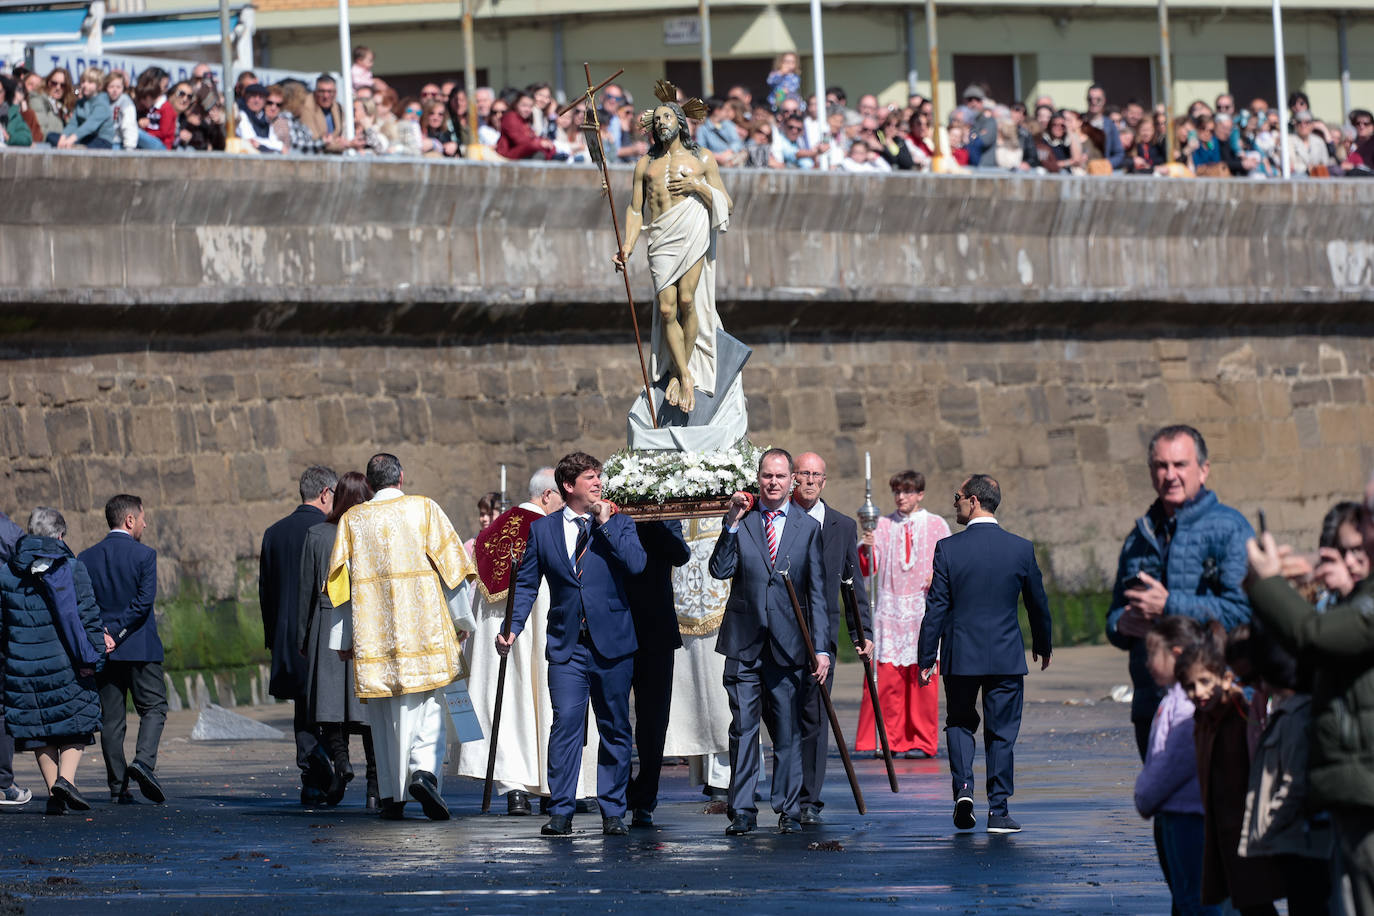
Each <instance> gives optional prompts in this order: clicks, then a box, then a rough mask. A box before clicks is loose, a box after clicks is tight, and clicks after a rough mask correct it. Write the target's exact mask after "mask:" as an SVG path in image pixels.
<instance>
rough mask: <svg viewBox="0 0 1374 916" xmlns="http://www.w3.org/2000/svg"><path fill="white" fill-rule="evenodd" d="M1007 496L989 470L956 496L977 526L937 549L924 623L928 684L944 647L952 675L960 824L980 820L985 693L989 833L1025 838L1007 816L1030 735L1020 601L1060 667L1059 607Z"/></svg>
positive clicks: (1037, 653)
mask: <svg viewBox="0 0 1374 916" xmlns="http://www.w3.org/2000/svg"><path fill="white" fill-rule="evenodd" d="M1001 501H1002V490H1001V488H1000V487H999V486H998V485H997V481H996V480H993V479H992V478H991V477H989V476H987V475H986V474H974V475H973V476H971V477H969V478H968V479H967V480H965V481H964V483H963V485H962V486H960V487H959V490H958V492H956V493H955V494H954V509H955V516H956V518H957V520H958V522H959V524H961V525H965V526H967V527H965V528H964V530H963V531H961V532H959V533H958V534H955V535H951V536H950V537H947V538H943V539H942V540H941V541H940V542H939V543H938V544H936V545H935V560H934V570H933V573H932V577H931V583H930V592H929V594H928V595H927V597H926V616H925V620H923V621H922V622H921V638H920V645H919V647H918V649H917V664H918V665H920V667H921V674H920V679H921V683H922V684H928V683H930V680H931V678H932V677H933V676H934V673H935V659H936V649H937V648H938V649H939V660H940V672H941V674H943V675H944V678H945V735H946V741H947V742H948V744H949V769H950V773H951V774H952V775H953V777H954V826H955V827H957V828H958V829H960V830H969V829H971V828H972V827H973V826H974V825H975V824H976V823H977V822H976V821H975V819H974V816H973V753H974V739H973V732H974V729H976V728H977V727H978V712H977V710H976V709H975V704H976V703H977V700H978V693H979V691H982V694H983V743H984V755H985V757H986V758H987V771H988V779H987V793H988V832H989V833H1016V832H1017V831H1019V830H1020V829H1021V825H1020V824H1018V823H1016V821H1014V820H1012V818H1011V815H1010V814H1009V813H1008V811H1007V799H1008V798H1010V797H1011V794H1012V766H1013V761H1012V748H1013V747H1014V745H1015V744H1016V735H1017V732H1019V731H1020V729H1021V705H1022V699H1023V696H1024V689H1025V677H1026V673H1027V668H1026V652H1025V648H1024V646H1023V644H1022V641H1021V628H1020V625H1019V624H1018V623H1017V614H1016V601H1017V598H1018V597H1019V598H1022V599H1024V600H1025V602H1026V613H1027V616H1028V617H1029V618H1030V630H1031V658H1033V659H1039V660H1041V664H1040V670H1042V671H1043V670H1044V669H1046V668H1048V667H1049V665H1050V652H1051V651H1052V649H1051V645H1050V608H1049V602H1048V600H1047V599H1046V598H1045V586H1044V584H1043V583H1042V581H1041V578H1040V566H1039V565H1038V564H1037V563H1036V561H1035V548H1034V546H1033V545H1032V544H1031V542H1030V541H1028V540H1026V539H1025V538H1020V537H1017V536H1016V535H1014V534H1011V533H1010V532H1007V531H1004V530H1002V527H1001V526H1000V525H998V523H997V518H996V517H995V516H994V515H993V513H994V512H996V511H997V507H998V505H999V504H1000V503H1001Z"/></svg>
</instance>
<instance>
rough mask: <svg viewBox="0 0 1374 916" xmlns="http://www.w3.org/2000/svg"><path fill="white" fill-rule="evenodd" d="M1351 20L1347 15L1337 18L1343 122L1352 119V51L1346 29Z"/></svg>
mask: <svg viewBox="0 0 1374 916" xmlns="http://www.w3.org/2000/svg"><path fill="white" fill-rule="evenodd" d="M1348 21H1349V19H1348V17H1347V16H1346V14H1345V13H1340V14H1338V15H1337V16H1336V50H1337V53H1338V54H1339V56H1340V66H1341V120H1345V119H1346V118H1348V117H1350V108H1351V104H1350V49H1349V48H1347V47H1346V43H1345V27H1346V24H1347V23H1348Z"/></svg>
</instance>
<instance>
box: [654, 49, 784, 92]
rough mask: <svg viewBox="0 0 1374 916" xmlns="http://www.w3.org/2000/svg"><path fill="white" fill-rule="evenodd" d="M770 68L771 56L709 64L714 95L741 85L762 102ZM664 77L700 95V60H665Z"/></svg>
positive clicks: (675, 84) (771, 65) (766, 90)
mask: <svg viewBox="0 0 1374 916" xmlns="http://www.w3.org/2000/svg"><path fill="white" fill-rule="evenodd" d="M772 69H773V58H771V57H742V58H737V59H727V60H715V61H712V66H711V78H712V79H713V80H715V84H716V86H715V88H716V95H718V96H720V97H721V98H725V94H726V93H727V92H729V91H730V87H731V86H744V87H745V88H746V89H748V90H749V92H750V93H751V94H752V95H753V96H754V101H755V102H765V101H767V98H766V96H767V95H768V72H769V71H770V70H772ZM663 78H664V79H666V80H667V81H668V82H670V83H672V84H673V85H674V86H676V87H677V88H679V89H681V90H682V91H683V92H685V93H687V95H689V96H701V59H700V58H692V59H691V60H670V61H665V62H664V64H663ZM804 85H805V84H804ZM636 101H639V100H638V99H636Z"/></svg>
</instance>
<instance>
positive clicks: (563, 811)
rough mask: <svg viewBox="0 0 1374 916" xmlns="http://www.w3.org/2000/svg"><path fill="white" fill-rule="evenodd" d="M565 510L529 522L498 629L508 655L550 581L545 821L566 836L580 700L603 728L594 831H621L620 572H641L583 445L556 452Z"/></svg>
mask: <svg viewBox="0 0 1374 916" xmlns="http://www.w3.org/2000/svg"><path fill="white" fill-rule="evenodd" d="M554 479H555V480H556V481H557V483H558V488H559V490H560V491H561V492H562V494H563V511H562V512H556V513H554V514H553V515H546V516H545V517H543V518H541V519H536V520H535V521H534V523H533V524H531V525H530V536H529V544H528V545H527V546H526V548H525V555H524V558H523V559H521V561H520V570H519V572H517V573H516V577H515V606H514V609H513V613H512V616H511V629H510V636H509V637H502V636H501V635H500V634H499V633H498V634H497V636H496V651H497V652H499V653H501V654H502V655H505V654H506V653H507V652H509V651H510V647H511V644H512V643H513V642H514V641H515V639H516V637H518V636H519V635H520V632H521V631H522V630H523V629H524V628H525V621H526V620H527V619H528V618H529V616H530V609H531V608H532V607H533V606H534V600H535V597H536V596H537V595H538V592H539V580H540V579H544V580H546V581H547V582H548V584H549V622H548V641H547V648H546V650H545V654H546V657H547V658H548V660H549V699H550V701H551V702H552V704H553V725H552V727H551V728H550V730H549V796H550V805H549V815H550V816H549V822H548V823H547V824H545V825H544V826H543V827H542V828H541V829H540V832H541V833H543V834H544V835H545V836H567V835H568V834H571V833H572V816H573V812H574V810H575V809H576V802H577V799H576V794H577V775H578V771H579V770H580V769H581V766H582V743H583V740H584V739H585V736H586V727H587V725H586V722H587V700H588V698H590V699H591V704H592V711H593V712H594V713H595V714H596V727H597V728H598V729H599V730H600V732H601V747H600V749H599V750H598V752H597V767H596V790H597V802H598V803H599V806H600V808H601V832H602V833H604V834H606V835H607V836H624V835H625V834H626V833H628V832H629V831H628V829H627V828H626V827H625V821H624V816H625V803H626V798H625V796H626V789H627V787H628V785H629V782H630V747H631V734H630V683H631V681H632V679H633V677H634V653H635V649H636V648H637V647H638V645H639V644H638V642H636V640H635V625H634V619H633V617H632V616H631V614H630V602H629V599H628V598H627V597H626V595H625V584H624V583H625V578H626V577H627V576H634V575H638V574H640V573H642V572H643V571H644V564H645V562H646V558H645V555H644V548H643V547H642V546H641V545H640V543H639V534H638V533H637V532H636V531H635V523H634V522H633V521H632V520H631V519H630V517H629V516H627V515H618V514H616V512H615V508H614V507H613V506H612V505H611V504H610V503H608V502H606V501H604V500H602V498H601V462H599V461H597V460H596V459H595V458H593V457H592V456H591V455H588V454H587V453H585V452H573V453H571V454H569V455H565V456H563V458H562V460H560V461H559V462H558V467H557V468H555V469H554Z"/></svg>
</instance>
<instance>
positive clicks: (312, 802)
mask: <svg viewBox="0 0 1374 916" xmlns="http://www.w3.org/2000/svg"><path fill="white" fill-rule="evenodd" d="M301 804H302V805H304V806H305V807H307V808H319V807H321V806H322V805H323V804H324V793H323V792H321V791H320V790H319V789H317V788H315V787H314V786H301Z"/></svg>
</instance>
